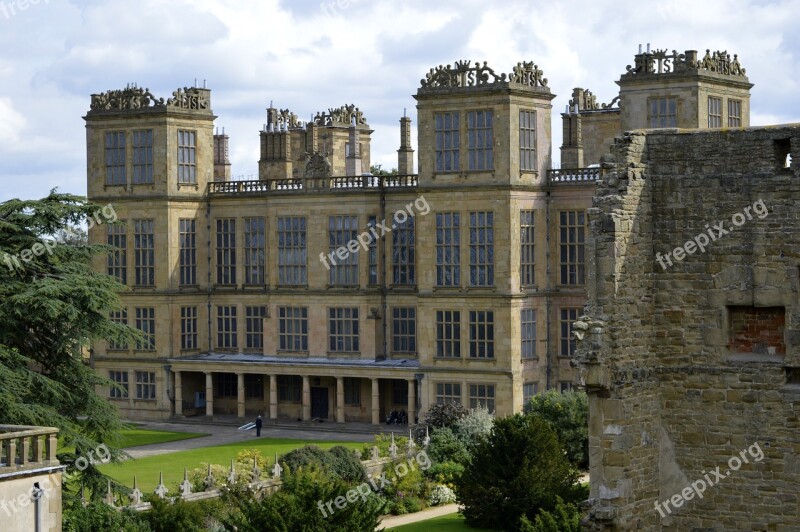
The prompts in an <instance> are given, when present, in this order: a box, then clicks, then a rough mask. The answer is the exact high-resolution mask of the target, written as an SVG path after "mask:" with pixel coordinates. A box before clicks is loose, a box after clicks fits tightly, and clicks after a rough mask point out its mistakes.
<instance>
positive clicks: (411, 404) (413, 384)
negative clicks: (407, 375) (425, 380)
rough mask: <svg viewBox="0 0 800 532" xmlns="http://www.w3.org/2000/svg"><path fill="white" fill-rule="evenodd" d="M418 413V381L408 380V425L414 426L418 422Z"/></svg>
mask: <svg viewBox="0 0 800 532" xmlns="http://www.w3.org/2000/svg"><path fill="white" fill-rule="evenodd" d="M416 411H417V380H416V379H408V424H409V425H413V424H414V422H415V421H416V415H415V413H416Z"/></svg>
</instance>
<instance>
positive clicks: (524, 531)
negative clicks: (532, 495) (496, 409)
mask: <svg viewBox="0 0 800 532" xmlns="http://www.w3.org/2000/svg"><path fill="white" fill-rule="evenodd" d="M519 529H520V532H580V530H581V513H580V511H579V510H578V508H577V507H576V506H575V505H574V504H567V503H565V502H564V501H563V500H562V499H561V497H559V498H558V502H557V504H556V507H555V509H554V510H553V512H552V513H550V512H548V511H547V510H542V511H541V512H539V514H538V515H537V516H536V520H535V521H534V522H533V523H531V522H530V520H528V518H527V517H525V516H524V515H523V516H522V518H521V519H520V527H519Z"/></svg>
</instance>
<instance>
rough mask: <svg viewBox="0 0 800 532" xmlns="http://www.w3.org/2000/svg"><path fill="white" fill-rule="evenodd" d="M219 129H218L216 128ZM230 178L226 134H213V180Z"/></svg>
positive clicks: (223, 131)
mask: <svg viewBox="0 0 800 532" xmlns="http://www.w3.org/2000/svg"><path fill="white" fill-rule="evenodd" d="M217 131H219V130H217ZM230 180H231V161H230V159H228V135H226V134H225V128H223V129H222V135H219V134H216V135H214V181H230Z"/></svg>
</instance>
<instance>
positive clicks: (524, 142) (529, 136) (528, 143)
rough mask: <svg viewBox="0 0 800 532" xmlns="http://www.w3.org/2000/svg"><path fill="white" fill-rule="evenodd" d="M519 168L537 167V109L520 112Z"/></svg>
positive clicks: (529, 168)
mask: <svg viewBox="0 0 800 532" xmlns="http://www.w3.org/2000/svg"><path fill="white" fill-rule="evenodd" d="M519 169H520V170H523V171H524V170H537V168H536V111H520V112H519Z"/></svg>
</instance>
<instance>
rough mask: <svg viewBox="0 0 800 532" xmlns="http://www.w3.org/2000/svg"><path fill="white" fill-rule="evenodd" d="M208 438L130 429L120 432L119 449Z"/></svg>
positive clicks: (191, 434) (162, 431) (184, 433)
mask: <svg viewBox="0 0 800 532" xmlns="http://www.w3.org/2000/svg"><path fill="white" fill-rule="evenodd" d="M201 436H208V434H200V433H197V432H169V431H166V430H149V429H128V430H122V431H120V439H119V441H118V442H117V447H119V448H120V449H127V448H128V447H139V446H140V445H151V444H153V443H167V442H171V441H180V440H190V439H192V438H199V437H201Z"/></svg>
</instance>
